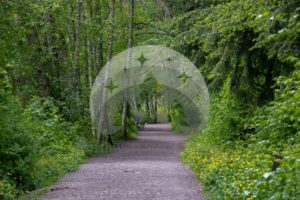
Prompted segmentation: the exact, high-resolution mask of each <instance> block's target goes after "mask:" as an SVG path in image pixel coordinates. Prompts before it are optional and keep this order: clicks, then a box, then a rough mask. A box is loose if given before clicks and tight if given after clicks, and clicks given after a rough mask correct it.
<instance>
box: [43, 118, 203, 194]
mask: <svg viewBox="0 0 300 200" xmlns="http://www.w3.org/2000/svg"><path fill="white" fill-rule="evenodd" d="M184 141H185V137H184V136H181V135H176V134H174V133H172V132H171V131H170V127H169V125H167V124H156V125H146V126H145V127H144V129H143V130H141V131H140V132H139V137H138V139H137V140H131V141H126V142H125V143H124V144H122V145H120V146H118V147H117V148H116V149H115V150H114V152H113V153H110V154H106V155H104V156H103V155H102V156H98V157H94V158H92V159H90V160H89V162H88V163H86V164H84V165H82V166H81V167H80V169H79V170H77V171H76V172H72V173H69V174H68V175H66V176H65V177H64V178H63V179H62V180H61V181H59V182H58V183H57V184H55V185H54V186H52V187H51V189H50V190H51V191H50V192H49V193H47V194H45V195H44V196H41V197H40V198H39V199H40V200H54V199H55V200H71V199H72V200H204V199H205V198H204V197H203V195H201V193H200V186H199V185H198V183H197V181H196V180H195V178H194V175H193V173H192V172H191V171H190V170H188V169H187V168H186V167H185V166H184V165H183V164H182V163H181V162H180V160H179V158H178V157H179V153H180V152H181V151H182V146H183V143H184Z"/></svg>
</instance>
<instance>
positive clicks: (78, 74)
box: [74, 0, 82, 106]
mask: <svg viewBox="0 0 300 200" xmlns="http://www.w3.org/2000/svg"><path fill="white" fill-rule="evenodd" d="M81 11H82V1H81V0H78V1H77V13H76V22H75V35H74V36H75V37H74V40H75V49H74V62H75V69H74V72H75V74H74V75H75V76H74V78H75V91H76V98H77V102H76V103H77V106H78V105H79V101H80V93H81V92H80V89H81V87H80V86H81V81H80V78H81V70H80V57H79V50H80V47H79V45H80V28H81V27H80V24H81Z"/></svg>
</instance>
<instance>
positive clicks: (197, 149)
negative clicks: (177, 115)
mask: <svg viewBox="0 0 300 200" xmlns="http://www.w3.org/2000/svg"><path fill="white" fill-rule="evenodd" d="M299 75H300V73H299V71H295V72H294V73H293V74H292V75H290V76H289V77H281V78H278V79H277V84H276V86H275V88H277V89H276V93H275V100H274V101H273V102H270V103H269V104H268V105H266V106H264V107H261V108H257V110H256V112H254V113H252V112H250V111H249V112H248V115H245V114H244V113H245V112H246V111H245V110H244V111H243V112H241V111H240V109H238V108H239V106H238V103H236V102H232V101H231V100H230V101H229V100H228V98H229V97H226V96H224V94H223V99H219V98H214V100H213V101H212V102H213V105H212V114H211V117H210V120H209V123H208V127H207V128H206V129H205V130H203V131H202V132H201V134H197V135H194V136H192V137H191V138H190V140H189V142H188V143H187V144H186V146H185V150H184V152H183V153H182V159H183V160H184V161H185V162H186V163H187V164H188V165H189V166H190V167H191V168H192V169H193V170H194V171H195V173H196V176H197V177H198V178H199V179H200V181H201V182H202V183H203V185H204V187H205V189H206V190H207V191H208V192H209V193H211V194H212V196H213V198H216V199H298V198H299V197H300V193H299V191H300V190H299V189H300V184H299V181H298V180H299V178H300V177H299V175H300V167H299V166H300V160H299V157H300V140H299V138H300V137H299V135H300V129H299V127H300V121H299V119H300V110H299V108H300V105H299V103H300V76H299ZM229 99H231V97H230V98H229ZM224 102H225V104H224ZM228 102H229V104H228ZM229 105H230V106H229ZM235 118H237V119H239V120H240V123H238V124H236V123H233V122H235V121H238V120H235ZM232 132H233V134H232ZM278 154H279V155H280V156H282V157H283V159H281V160H279V161H278V160H276V158H274V155H278ZM274 162H278V163H279V167H278V168H277V169H276V170H274V169H272V166H273V165H274ZM273 170H274V171H273Z"/></svg>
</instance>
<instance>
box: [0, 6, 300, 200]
mask: <svg viewBox="0 0 300 200" xmlns="http://www.w3.org/2000/svg"><path fill="white" fill-rule="evenodd" d="M130 2H131V3H132V2H133V1H123V0H122V1H114V0H111V1H109V0H65V1H62V0H44V1H34V0H15V1H7V0H3V1H1V2H0V49H1V51H0V199H14V198H16V196H17V195H19V194H21V193H22V192H24V191H27V190H33V189H35V188H37V187H41V186H44V185H47V184H49V183H51V182H53V181H54V180H56V179H57V178H58V177H60V176H62V175H63V174H64V173H66V172H67V171H70V170H74V169H76V167H77V166H78V165H79V164H80V163H82V162H83V161H84V159H85V158H86V156H89V155H92V154H94V153H98V152H101V151H103V149H107V148H106V144H105V143H104V144H102V146H101V145H100V146H99V145H97V142H98V141H97V138H96V137H95V136H93V134H92V128H91V123H90V117H89V115H90V114H89V109H88V108H89V106H88V103H89V93H90V90H91V87H92V84H93V80H94V79H95V77H96V75H97V73H98V72H99V70H100V69H101V68H102V67H103V65H104V64H105V63H106V61H107V60H108V59H110V58H111V56H112V55H114V54H116V53H119V52H121V51H122V50H125V49H127V47H128V46H129V45H128V40H129V38H130V34H128V32H130V28H129V26H128V24H130V12H128V9H129V7H128V5H129V3H130ZM134 3H135V5H134V20H133V21H134V23H133V29H134V31H133V38H134V39H133V44H132V46H135V45H140V44H141V45H142V44H158V45H166V46H169V47H172V48H174V49H175V50H178V51H179V52H181V53H182V54H184V55H185V56H187V57H189V58H190V60H192V61H193V62H194V63H195V65H196V66H197V67H198V68H199V70H200V71H201V73H202V74H203V76H204V77H205V79H206V81H207V84H208V86H209V90H210V95H211V115H210V119H209V122H208V124H207V127H206V128H205V129H204V130H202V131H201V132H200V133H199V134H195V135H193V136H192V137H191V138H190V140H189V141H188V143H187V144H186V147H185V150H184V152H183V153H182V159H183V160H184V161H185V162H186V163H187V164H188V165H189V166H190V167H191V168H192V169H193V170H194V171H195V173H196V175H197V177H198V178H199V180H200V181H201V182H202V183H203V186H204V188H205V190H206V191H207V192H208V194H209V195H211V198H212V199H298V198H299V197H300V193H299V191H300V183H299V180H300V171H299V169H300V160H299V159H300V109H299V108H300V89H299V88H300V73H299V69H300V50H299V47H300V20H299V19H300V3H299V1H297V0H270V1H266V0H215V1H209V0H185V1H175V0H146V1H139V0H136V1H134ZM112 5H114V6H113V7H112ZM112 13H113V14H114V15H112ZM142 87H144V88H143V89H144V91H143V94H142V95H143V97H142V98H145V99H147V98H152V97H153V96H159V95H158V91H157V83H156V82H155V80H153V79H149V84H145V85H143V86H142ZM146 105H148V103H146ZM145 109H149V108H147V106H146V107H145ZM169 109H170V110H169V111H170V112H169V117H170V118H171V123H172V125H173V127H174V128H175V129H180V127H181V125H182V123H184V116H182V113H181V111H180V103H178V102H174V104H172V105H171V106H170V108H169ZM130 113H137V114H138V115H140V116H142V117H141V118H143V122H155V121H157V115H156V114H157V113H155V111H150V110H148V111H147V110H146V112H141V111H140V110H134V109H131V111H130ZM130 113H128V115H129V114H130ZM118 116H119V118H120V119H119V123H120V126H122V107H120V113H119V115H118ZM126 129H128V131H127V132H128V133H133V132H135V131H136V127H135V124H134V121H133V119H132V117H130V116H128V121H127V124H126ZM116 137H117V136H116ZM128 137H134V135H133V136H132V135H128ZM108 149H109V148H108Z"/></svg>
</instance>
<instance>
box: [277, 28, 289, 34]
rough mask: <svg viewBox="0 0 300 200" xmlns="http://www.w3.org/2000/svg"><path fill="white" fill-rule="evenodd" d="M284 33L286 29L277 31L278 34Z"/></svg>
mask: <svg viewBox="0 0 300 200" xmlns="http://www.w3.org/2000/svg"><path fill="white" fill-rule="evenodd" d="M284 31H287V29H286V28H283V29H281V30H279V31H278V33H282V32H284Z"/></svg>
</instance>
